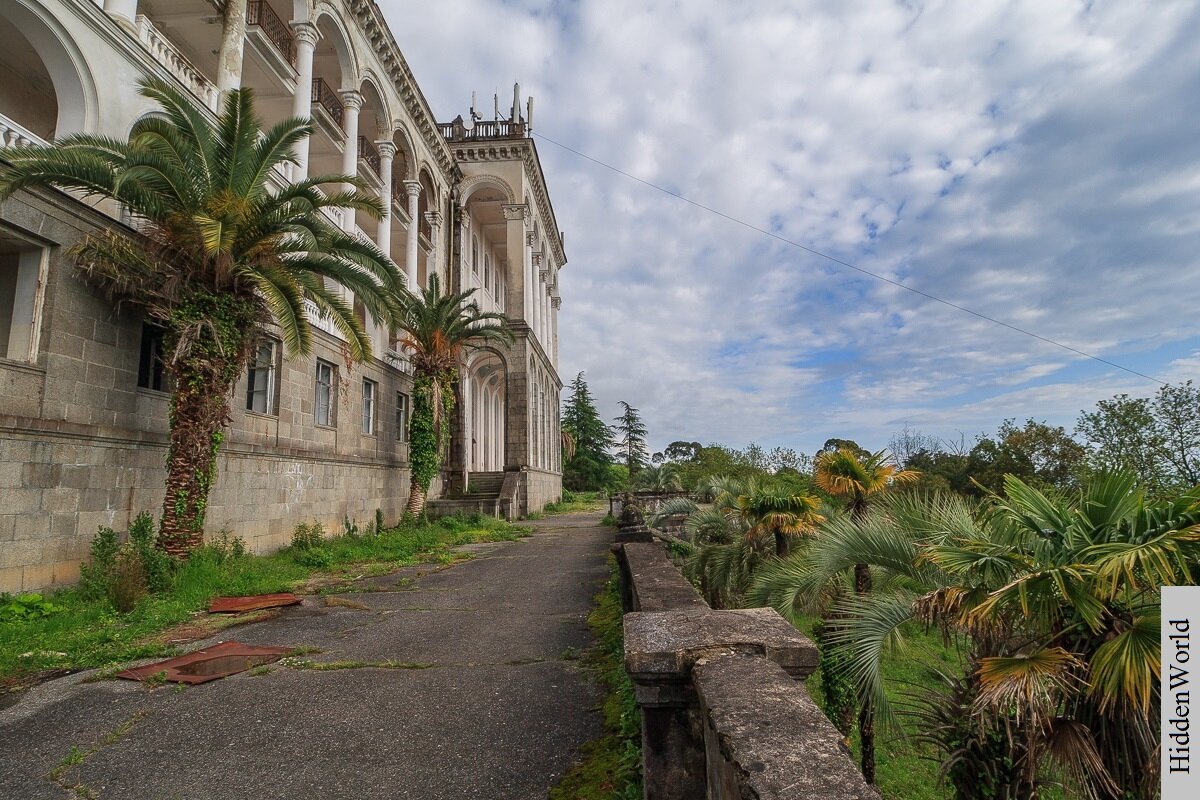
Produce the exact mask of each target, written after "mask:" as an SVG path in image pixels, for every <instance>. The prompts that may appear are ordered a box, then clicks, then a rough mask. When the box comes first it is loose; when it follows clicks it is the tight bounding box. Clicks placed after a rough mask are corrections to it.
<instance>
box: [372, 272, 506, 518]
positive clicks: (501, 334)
mask: <svg viewBox="0 0 1200 800" xmlns="http://www.w3.org/2000/svg"><path fill="white" fill-rule="evenodd" d="M473 294H475V290H474V289H469V290H467V291H465V292H459V293H454V292H450V293H448V294H442V285H441V280H440V279H439V278H438V276H437V274H432V275H430V276H429V285H428V286H426V288H425V289H423V290H422V291H420V292H417V293H412V292H402V293H401V294H400V295H399V297H398V299H397V305H398V309H397V312H396V316H395V320H394V322H393V325H394V326H395V328H396V331H397V334H398V344H399V349H400V351H401V352H403V353H405V354H406V355H407V356H408V358H409V360H410V361H411V363H412V366H413V374H414V380H413V413H412V421H411V422H410V423H409V440H408V446H409V455H408V460H409V465H410V467H411V469H412V484H411V489H410V490H409V497H408V513H410V514H413V515H418V514H420V513H421V512H422V511H424V510H425V499H426V497H427V496H428V494H429V484H430V482H431V481H432V480H433V478H434V476H435V475H437V473H438V470H439V469H440V468H441V464H442V449H443V447H444V445H445V440H444V439H443V436H442V434H443V432H444V424H443V423H444V420H445V419H446V417H447V416H448V415H449V414H450V413H451V412H452V411H453V409H454V384H455V382H456V381H457V380H458V368H459V366H460V365H461V364H462V360H463V354H464V351H465V350H466V349H467V348H469V347H481V346H483V345H485V344H487V343H489V342H503V343H508V342H511V341H512V340H513V335H512V331H511V330H510V329H509V328H508V324H507V318H506V317H505V316H504V315H503V314H501V313H498V312H495V311H483V310H482V309H481V308H480V307H479V304H478V303H477V302H475V301H474V300H472V299H471V295H473Z"/></svg>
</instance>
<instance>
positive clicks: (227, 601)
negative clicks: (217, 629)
mask: <svg viewBox="0 0 1200 800" xmlns="http://www.w3.org/2000/svg"><path fill="white" fill-rule="evenodd" d="M300 602H301V600H300V598H299V597H297V596H296V595H294V594H292V593H291V592H276V593H275V594H253V595H248V596H245V597H218V598H216V599H214V600H213V601H212V602H211V603H209V604H208V610H209V611H210V612H212V613H214V614H218V613H220V614H237V613H240V612H242V611H257V610H258V609H260V608H278V607H279V606H294V605H297V604H298V603H300Z"/></svg>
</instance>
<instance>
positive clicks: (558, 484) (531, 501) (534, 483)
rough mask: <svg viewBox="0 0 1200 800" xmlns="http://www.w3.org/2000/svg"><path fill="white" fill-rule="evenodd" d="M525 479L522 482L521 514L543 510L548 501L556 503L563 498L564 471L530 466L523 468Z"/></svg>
mask: <svg viewBox="0 0 1200 800" xmlns="http://www.w3.org/2000/svg"><path fill="white" fill-rule="evenodd" d="M521 472H522V476H523V478H524V480H523V481H522V484H521V490H520V494H521V495H522V496H521V498H520V499H521V506H522V508H521V514H522V516H524V515H527V514H529V513H530V512H534V511H541V510H542V509H543V508H545V506H546V504H547V503H556V502H558V501H559V500H561V499H562V473H561V472H548V471H546V470H540V469H536V468H534V467H530V468H528V469H523V470H521Z"/></svg>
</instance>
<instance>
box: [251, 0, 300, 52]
mask: <svg viewBox="0 0 1200 800" xmlns="http://www.w3.org/2000/svg"><path fill="white" fill-rule="evenodd" d="M246 24H247V25H257V26H258V27H260V28H262V32H263V33H265V34H266V36H267V38H268V39H270V40H271V44H273V45H275V47H276V49H278V50H279V52H280V53H281V54H282V55H283V57H284V58H286V59H287V60H288V63H289V64H293V65H294V64H295V63H296V39H295V37H293V36H292V31H291V29H290V28H288V26H287V23H286V22H284V21H283V20H282V19H280V18H279V15H278V14H276V13H275V9H273V8H271V6H270V5H268V4H267V3H266V2H265V0H250V2H249V4H247V6H246Z"/></svg>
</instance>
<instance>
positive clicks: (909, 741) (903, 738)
mask: <svg viewBox="0 0 1200 800" xmlns="http://www.w3.org/2000/svg"><path fill="white" fill-rule="evenodd" d="M815 622H816V619H809V620H803V621H802V622H801V624H800V625H799V626H798V627H799V628H800V630H802V631H803V632H804V633H805V634H806V635H807V636H809V637H811V636H812V627H813V624H814V623H815ZM901 635H902V637H903V641H904V645H903V647H900V648H897V649H895V650H893V651H889V652H886V653H884V656H883V664H882V670H881V673H882V675H883V681H884V691H885V692H887V695H888V699H889V700H891V702H892V707H893V708H895V709H897V710H898V711H900V712H901V713H900V714H899V717H900V728H901V730H900V731H892V730H888V729H887V728H884V727H881V726H879V725H877V726H876V730H875V780H876V782H877V784H878V786H879V790H880V792H881V793H882V794H883V797H884V798H885V800H948V798H950V797H952V796H953V794H954V792H953V789H952V788H951V787H950V786H949V785H948V784H947V783H945V782H944V781H943V780H942V778H941V770H940V767H939V764H938V758H939V754H938V752H937V751H936V750H935V749H934V748H933V747H932V746H930V745H926V744H921V743H918V742H917V741H915V740H914V739H913V738H912V736H913V734H914V733H916V732H917V730H918V728H917V726H916V724H915V720H913V719H912V718H911V717H909V716H908V715H907V714H904V713H903V710H904V709H905V708H906V707H908V706H909V705H911V702H912V701H911V699H910V698H911V695H913V694H914V693H918V694H919V693H921V692H929V691H936V690H938V689H939V688H940V687H941V686H942V681H941V679H940V678H939V677H938V676H937V674H936V672H935V670H938V671H941V672H946V673H951V674H953V673H955V672H958V671H959V670H960V669H961V667H960V666H959V664H960V661H959V654H958V652H957V650H955V648H954V646H953V645H952V644H951V645H950V646H947V644H946V643H945V642H944V641H943V639H942V636H941V634H940V633H938V632H936V631H926V630H925V629H924V628H923V627H921V626H919V625H916V624H914V623H907V624H905V625H904V626H902V627H901ZM819 681H820V670H819V669H818V670H817V671H816V672H814V673H813V674H812V675H810V676H809V677H808V680H807V681H806V686H807V688H808V692H809V694H810V695H811V696H812V698H813V701H814V702H816V703H817V705H818V706H820V705H821V689H820V684H819ZM851 749H852V750H853V751H854V763H855V765H856V766H857V765H858V764H859V760H860V758H861V753H862V751H861V750H860V742H859V738H858V731H857V729H856V730H855V732H854V736H853V739H852V742H851Z"/></svg>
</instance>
